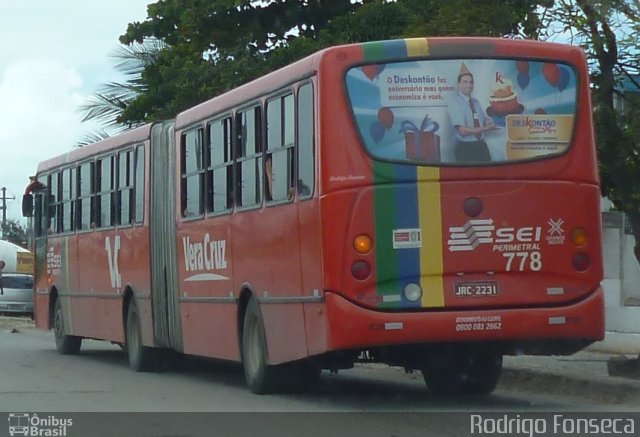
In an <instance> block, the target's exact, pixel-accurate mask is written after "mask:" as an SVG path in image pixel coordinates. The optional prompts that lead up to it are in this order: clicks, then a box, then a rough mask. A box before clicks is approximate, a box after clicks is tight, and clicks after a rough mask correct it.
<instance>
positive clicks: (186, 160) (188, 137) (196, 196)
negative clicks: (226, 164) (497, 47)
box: [180, 128, 206, 217]
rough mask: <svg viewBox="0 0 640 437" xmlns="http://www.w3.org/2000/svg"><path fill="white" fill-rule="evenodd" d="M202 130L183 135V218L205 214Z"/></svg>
mask: <svg viewBox="0 0 640 437" xmlns="http://www.w3.org/2000/svg"><path fill="white" fill-rule="evenodd" d="M202 134H203V131H202V128H199V129H194V130H191V131H189V132H187V133H185V134H183V135H182V151H181V159H180V161H181V175H182V178H181V179H182V183H181V196H180V197H181V206H182V216H183V217H197V216H199V215H202V214H203V213H204V202H203V198H204V169H205V167H206V166H205V162H204V160H205V156H204V148H203V143H202V140H203V138H202Z"/></svg>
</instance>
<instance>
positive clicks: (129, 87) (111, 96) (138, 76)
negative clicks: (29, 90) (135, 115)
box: [76, 38, 168, 147]
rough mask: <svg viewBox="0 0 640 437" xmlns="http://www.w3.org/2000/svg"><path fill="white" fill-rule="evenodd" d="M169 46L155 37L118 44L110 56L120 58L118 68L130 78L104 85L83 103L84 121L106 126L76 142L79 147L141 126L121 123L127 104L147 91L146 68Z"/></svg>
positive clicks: (81, 109)
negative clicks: (137, 41)
mask: <svg viewBox="0 0 640 437" xmlns="http://www.w3.org/2000/svg"><path fill="white" fill-rule="evenodd" d="M167 47H168V46H167V44H166V43H165V42H164V41H162V40H159V39H156V38H148V39H145V40H144V42H143V43H133V44H130V45H121V46H118V48H117V49H116V50H115V51H114V53H113V54H112V55H111V56H112V57H114V58H116V59H118V62H117V63H116V65H115V69H116V70H118V71H120V72H121V73H123V74H124V76H125V77H126V78H127V79H126V81H124V82H109V83H107V84H104V85H101V87H100V88H99V89H98V91H97V92H96V93H95V94H94V95H93V96H91V97H90V98H89V99H88V101H87V102H86V103H85V104H83V105H82V106H80V108H79V110H80V111H81V112H82V113H83V116H82V121H83V122H86V121H90V120H95V121H98V122H99V123H100V124H101V125H102V126H103V128H102V129H97V130H96V131H94V132H92V133H90V134H88V135H86V136H85V138H84V139H82V140H80V141H78V142H77V143H76V146H77V147H84V146H87V145H89V144H92V143H94V142H96V141H100V140H102V139H105V138H108V137H109V136H111V135H115V134H118V133H121V132H123V131H126V130H129V129H133V128H135V127H138V126H139V125H140V124H135V125H134V124H130V123H122V122H120V117H121V115H122V113H123V111H124V110H125V108H126V107H127V105H128V104H129V103H130V102H132V101H133V100H134V99H135V98H136V97H137V96H138V95H140V94H141V93H143V92H144V91H145V89H146V88H145V84H144V82H143V81H142V72H143V71H144V69H145V68H146V67H147V66H148V65H150V64H153V63H154V62H155V61H156V60H157V58H158V56H159V54H160V52H161V51H162V50H164V49H165V48H167Z"/></svg>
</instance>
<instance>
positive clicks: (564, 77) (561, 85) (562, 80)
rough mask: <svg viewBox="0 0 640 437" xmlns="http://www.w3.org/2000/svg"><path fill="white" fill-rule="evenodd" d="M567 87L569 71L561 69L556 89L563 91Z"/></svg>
mask: <svg viewBox="0 0 640 437" xmlns="http://www.w3.org/2000/svg"><path fill="white" fill-rule="evenodd" d="M567 85H569V71H568V70H567V69H566V68H564V67H561V68H560V77H559V78H558V89H559V90H560V91H564V90H565V88H566V87H567Z"/></svg>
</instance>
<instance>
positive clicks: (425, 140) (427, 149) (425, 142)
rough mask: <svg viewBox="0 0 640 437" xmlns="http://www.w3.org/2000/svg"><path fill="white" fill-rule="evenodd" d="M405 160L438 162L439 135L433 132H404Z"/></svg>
mask: <svg viewBox="0 0 640 437" xmlns="http://www.w3.org/2000/svg"><path fill="white" fill-rule="evenodd" d="M404 142H405V148H406V152H407V159H409V160H411V161H432V162H433V161H440V135H436V134H435V133H434V132H405V134H404Z"/></svg>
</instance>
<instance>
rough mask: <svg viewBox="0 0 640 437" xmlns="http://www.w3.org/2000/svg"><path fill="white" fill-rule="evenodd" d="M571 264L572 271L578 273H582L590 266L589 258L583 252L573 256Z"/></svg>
mask: <svg viewBox="0 0 640 437" xmlns="http://www.w3.org/2000/svg"><path fill="white" fill-rule="evenodd" d="M571 263H572V264H573V268H574V269H576V270H577V271H579V272H584V271H586V270H587V269H588V268H589V266H590V265H591V257H590V256H589V255H588V254H586V253H584V252H579V253H576V254H575V255H574V256H573V259H572V260H571Z"/></svg>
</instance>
